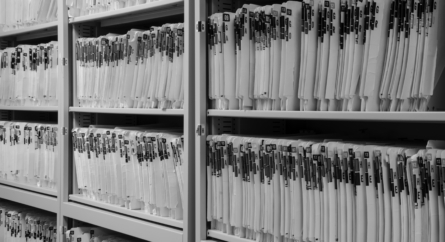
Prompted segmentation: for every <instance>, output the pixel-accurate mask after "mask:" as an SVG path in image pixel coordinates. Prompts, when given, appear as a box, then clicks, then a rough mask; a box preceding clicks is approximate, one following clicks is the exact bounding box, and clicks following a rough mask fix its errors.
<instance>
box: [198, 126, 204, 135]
mask: <svg viewBox="0 0 445 242" xmlns="http://www.w3.org/2000/svg"><path fill="white" fill-rule="evenodd" d="M204 133H205V131H204V125H201V124H198V126H196V134H197V135H198V136H203V135H204Z"/></svg>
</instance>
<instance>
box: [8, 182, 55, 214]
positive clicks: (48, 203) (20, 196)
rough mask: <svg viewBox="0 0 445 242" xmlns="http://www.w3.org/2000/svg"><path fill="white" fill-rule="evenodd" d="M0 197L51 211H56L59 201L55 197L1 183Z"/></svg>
mask: <svg viewBox="0 0 445 242" xmlns="http://www.w3.org/2000/svg"><path fill="white" fill-rule="evenodd" d="M0 198H3V199H6V200H10V201H14V202H18V203H21V204H24V205H27V206H31V207H35V208H38V209H42V210H46V211H49V212H53V213H58V211H59V203H58V200H57V198H56V197H52V196H47V195H42V194H39V193H36V192H30V191H26V190H23V189H19V188H14V187H10V186H6V185H2V184H0Z"/></svg>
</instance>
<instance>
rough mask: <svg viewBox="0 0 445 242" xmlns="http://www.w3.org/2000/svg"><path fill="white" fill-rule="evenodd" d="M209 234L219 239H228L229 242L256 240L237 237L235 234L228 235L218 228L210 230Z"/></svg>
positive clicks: (250, 241)
mask: <svg viewBox="0 0 445 242" xmlns="http://www.w3.org/2000/svg"><path fill="white" fill-rule="evenodd" d="M207 236H208V237H211V238H214V239H219V240H223V241H228V242H252V241H254V240H249V239H243V238H239V237H236V236H233V235H228V234H225V233H223V232H221V231H218V230H208V231H207Z"/></svg>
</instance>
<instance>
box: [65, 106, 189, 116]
mask: <svg viewBox="0 0 445 242" xmlns="http://www.w3.org/2000/svg"><path fill="white" fill-rule="evenodd" d="M69 110H70V112H78V113H110V114H140V115H169V116H172V115H176V116H181V115H184V109H167V110H161V109H139V108H81V107H70V108H69Z"/></svg>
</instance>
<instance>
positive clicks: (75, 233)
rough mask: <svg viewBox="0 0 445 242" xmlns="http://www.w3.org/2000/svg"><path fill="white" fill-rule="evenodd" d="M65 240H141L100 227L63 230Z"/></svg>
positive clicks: (77, 241)
mask: <svg viewBox="0 0 445 242" xmlns="http://www.w3.org/2000/svg"><path fill="white" fill-rule="evenodd" d="M65 238H66V240H65V241H67V242H127V241H128V242H130V241H131V242H134V241H141V240H139V239H135V238H132V237H129V236H125V235H122V234H119V233H116V232H114V231H111V230H108V229H104V228H100V227H76V228H72V229H70V230H67V231H66V232H65Z"/></svg>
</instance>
